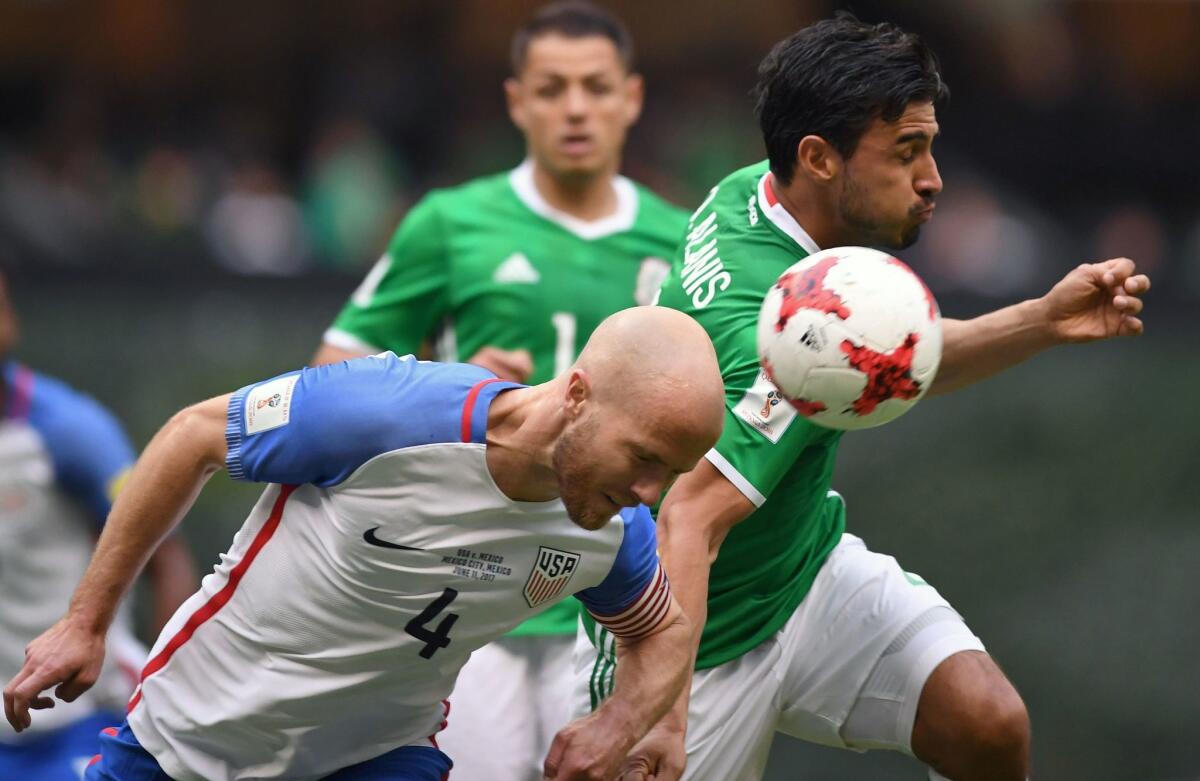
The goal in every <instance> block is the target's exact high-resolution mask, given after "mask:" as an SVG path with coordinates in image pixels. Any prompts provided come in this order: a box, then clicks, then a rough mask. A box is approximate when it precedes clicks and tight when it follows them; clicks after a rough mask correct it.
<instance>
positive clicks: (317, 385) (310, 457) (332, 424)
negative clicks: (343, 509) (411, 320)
mask: <svg viewBox="0 0 1200 781" xmlns="http://www.w3.org/2000/svg"><path fill="white" fill-rule="evenodd" d="M475 372H478V373H480V374H481V375H482V376H490V375H488V374H487V373H486V372H485V371H484V370H482V369H478V368H477V367H465V366H458V365H442V364H422V363H420V362H418V361H417V360H416V359H414V358H412V356H405V357H404V358H397V357H396V356H395V355H393V354H391V353H383V354H381V355H378V356H371V357H369V358H357V359H354V360H351V361H343V362H341V363H336V364H329V365H326V366H318V367H315V368H309V369H302V370H300V371H296V372H290V373H288V374H283V375H280V376H278V377H275V378H274V379H270V380H267V381H265V382H260V383H256V384H254V385H248V386H246V387H245V388H242V389H241V390H239V391H238V392H237V393H235V394H233V397H232V398H231V399H230V401H229V408H228V410H227V413H226V423H227V425H226V429H225V440H226V443H227V445H228V454H227V455H226V457H225V465H226V467H227V468H228V470H229V476H230V477H232V478H234V479H237V480H249V481H254V482H264V483H284V484H300V483H312V484H314V485H318V486H322V487H328V486H332V485H336V484H338V483H340V482H342V481H344V480H345V479H346V478H347V477H349V476H350V475H351V474H352V473H353V472H354V471H355V470H357V469H358V468H359V467H360V466H362V465H363V464H365V463H366V462H367V461H369V460H370V459H372V458H374V457H375V456H378V455H380V454H382V453H387V452H390V451H392V450H398V449H400V448H404V447H413V446H417V445H423V444H431V443H435V442H453V441H456V437H457V436H458V432H459V430H460V427H461V415H462V404H463V400H464V398H465V395H466V389H467V388H469V387H470V382H471V380H472V379H473V374H474V373H475Z"/></svg>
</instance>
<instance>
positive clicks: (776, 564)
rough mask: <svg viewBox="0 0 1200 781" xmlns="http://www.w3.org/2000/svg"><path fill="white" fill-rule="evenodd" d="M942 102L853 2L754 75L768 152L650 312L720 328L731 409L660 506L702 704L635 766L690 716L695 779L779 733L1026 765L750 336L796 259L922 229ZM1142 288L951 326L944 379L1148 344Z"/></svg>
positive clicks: (977, 648) (945, 766)
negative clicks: (1121, 341)
mask: <svg viewBox="0 0 1200 781" xmlns="http://www.w3.org/2000/svg"><path fill="white" fill-rule="evenodd" d="M945 94H946V88H945V86H944V85H943V83H942V80H941V76H940V74H939V73H938V69H937V64H936V61H935V59H934V57H933V55H932V53H931V52H930V51H929V50H928V49H927V48H926V47H925V46H924V44H922V43H921V41H920V40H919V39H918V38H917V37H916V36H913V35H910V34H907V33H905V32H903V31H901V30H899V29H897V28H895V27H894V26H891V25H868V24H863V23H861V22H859V21H858V20H856V19H854V18H853V17H851V16H848V15H842V16H839V17H837V18H835V19H832V20H828V21H824V22H820V23H818V24H815V25H813V26H811V27H809V28H806V29H804V30H801V31H800V32H799V33H797V34H795V35H793V36H792V37H790V38H788V39H787V40H785V41H783V42H782V43H780V44H779V45H778V46H776V47H775V49H774V50H772V52H771V53H770V54H769V55H768V56H767V58H766V60H765V61H764V62H763V64H762V66H761V67H760V70H759V85H758V106H757V109H758V115H759V120H760V123H761V126H762V131H763V135H764V138H765V140H766V146H767V150H768V154H769V162H765V163H760V164H758V165H753V166H750V167H748V168H745V169H742V170H741V171H737V172H735V173H734V174H732V175H731V176H729V177H727V178H726V179H725V180H723V181H722V182H721V183H720V184H719V185H718V186H716V187H714V188H713V189H712V191H711V192H710V193H709V194H708V197H707V198H706V199H705V200H704V202H703V203H702V204H701V205H700V207H699V208H698V209H697V210H696V211H695V213H694V214H693V215H692V218H691V222H690V228H689V233H688V236H687V239H686V240H685V242H684V245H683V247H682V248H681V250H680V252H679V254H677V256H676V259H675V263H674V265H673V268H672V274H671V276H670V277H669V278H668V279H667V280H666V281H665V282H664V285H663V289H662V294H661V300H660V302H659V303H660V304H661V305H664V306H669V307H673V308H676V309H680V310H682V311H685V312H687V313H689V314H691V315H692V316H693V317H695V318H696V319H697V320H698V321H699V322H700V323H701V325H703V326H704V327H705V329H706V330H707V331H708V333H709V335H710V336H711V337H712V339H713V342H714V344H715V345H716V346H717V350H718V354H719V355H720V357H721V368H722V374H723V377H724V380H725V388H726V408H727V410H726V412H727V414H726V424H725V432H724V434H723V435H722V438H721V440H720V441H719V442H718V444H717V446H716V448H715V449H714V450H713V451H712V452H711V453H709V455H708V457H707V462H706V463H702V464H701V466H700V467H698V468H697V469H696V470H694V471H693V472H692V473H691V474H689V475H685V476H684V477H683V478H682V479H680V480H679V482H678V483H677V484H676V485H675V487H674V488H672V490H671V491H670V493H669V494H668V495H667V498H666V499H665V501H664V502H663V505H662V507H661V509H660V512H659V516H658V523H659V526H658V532H659V543H660V546H661V550H662V554H663V558H664V561H665V562H666V565H667V569H668V571H669V573H670V575H671V578H672V583H673V585H674V587H675V589H676V594H677V595H678V596H679V598H680V602H681V604H683V606H684V610H685V611H686V612H687V613H688V616H689V618H691V619H692V625H693V627H703V633H702V635H700V636H698V637H697V638H696V639H697V641H698V643H699V645H698V649H699V650H698V655H697V659H696V665H695V667H696V672H695V675H694V678H693V684H692V688H691V702H690V709H689V705H688V703H687V701H686V697H685V698H684V699H682V700H681V701H680V702H679V703H678V704H677V707H676V709H675V711H673V713H672V714H670V715H669V716H668V717H667V718H666V719H664V720H663V721H662V722H660V724H659V725H658V727H656V729H655V730H654V731H653V732H652V733H651V735H650V736H648V737H647V739H646V740H645V741H644V742H643V743H642V744H641V745H640V746H639V747H638V748H637V749H636V750H635V751H634V752H633V753H632V754H631V756H630V762H629V772H628V774H627V775H625V776H623V777H624V778H630V779H642V778H646V777H648V776H649V775H650V774H651V773H653V774H654V775H653V777H654V778H656V779H673V778H677V777H678V776H679V774H680V772H681V767H682V765H683V762H684V750H685V749H684V747H685V737H684V729H685V724H686V761H687V767H688V770H687V777H688V778H692V779H697V780H698V781H699V780H700V779H704V780H705V781H707V780H708V779H721V780H722V781H751V780H752V779H757V778H760V777H761V775H762V772H763V768H764V766H765V764H766V759H767V753H768V751H769V748H770V745H771V741H772V739H773V736H774V733H775V732H777V731H779V732H784V733H787V734H790V735H794V736H796V737H800V738H803V739H806V740H810V741H813V742H817V743H822V744H826V745H831V746H838V747H848V748H852V749H858V750H865V749H873V748H884V749H892V750H898V751H904V752H908V753H912V754H915V755H916V756H917V757H918V758H920V759H921V760H923V761H924V762H926V763H927V764H928V765H929V766H930V768H931V770H930V774H931V777H933V778H938V777H946V778H952V779H1008V780H1011V781H1016V780H1017V779H1024V778H1025V777H1026V775H1027V773H1028V757H1029V724H1028V716H1027V714H1026V711H1025V707H1024V704H1023V703H1022V702H1021V698H1020V696H1019V695H1018V694H1017V692H1016V691H1015V689H1014V688H1013V686H1012V685H1011V684H1010V683H1009V681H1008V680H1007V679H1006V678H1005V676H1004V674H1003V673H1002V672H1001V671H1000V669H999V668H998V667H997V665H996V664H995V662H994V661H993V660H992V659H991V658H990V657H989V656H988V655H987V654H986V653H985V652H984V649H983V644H982V643H981V642H980V640H979V639H978V638H977V637H976V636H975V635H974V633H972V632H971V630H970V629H969V628H968V627H967V626H966V624H965V623H964V621H963V619H962V617H961V616H959V615H958V613H956V612H955V611H954V610H953V608H951V607H950V605H949V603H947V602H946V600H945V599H943V598H942V597H941V596H940V595H939V594H938V593H937V591H936V590H934V588H933V587H932V586H930V585H929V584H927V583H926V582H925V581H924V580H922V579H921V578H919V577H918V576H915V575H912V574H910V573H906V572H905V571H904V570H902V569H901V568H900V566H899V565H898V564H897V563H896V561H895V560H894V559H893V558H891V557H889V556H884V555H880V554H877V553H872V552H871V551H869V550H868V549H867V548H866V546H865V545H864V544H863V542H862V541H861V540H860V539H858V538H857V537H854V536H852V535H848V534H845V532H844V529H845V506H844V504H843V501H842V498H841V497H840V496H839V495H838V494H837V493H835V492H834V491H832V490H831V489H830V479H831V475H832V471H833V465H834V461H835V454H836V451H837V444H838V440H839V438H840V432H837V431H833V430H829V429H823V428H820V427H818V426H815V425H813V424H811V423H809V422H808V421H807V420H806V419H805V418H803V417H801V416H799V415H798V414H797V412H796V411H795V410H793V409H792V408H790V407H789V406H788V405H786V404H779V405H772V404H770V403H767V402H768V401H769V398H770V396H771V394H773V393H774V392H775V388H774V386H773V385H772V384H771V383H770V381H769V380H768V379H767V378H766V376H765V375H764V373H763V372H762V371H761V370H760V368H759V364H758V360H757V353H756V349H755V330H756V322H757V316H758V309H759V303H760V302H761V300H762V298H763V295H764V294H765V291H766V290H767V289H768V288H769V287H770V286H771V285H772V284H773V283H774V281H775V279H776V278H777V277H778V275H779V274H780V273H781V272H782V271H783V270H784V269H786V268H787V267H788V266H790V265H791V264H792V263H794V262H795V261H796V260H797V259H798V258H802V257H804V256H805V255H807V254H809V253H812V252H816V251H817V250H818V249H820V248H823V247H837V246H844V245H876V246H883V247H889V248H894V249H899V248H903V247H907V246H909V245H911V244H912V243H913V242H914V241H916V239H917V236H918V234H919V232H920V226H921V225H922V224H923V223H924V222H925V221H927V220H928V219H929V218H930V217H931V216H932V215H933V210H934V203H935V200H936V198H937V196H938V194H939V192H940V191H941V189H942V181H941V178H940V177H939V175H938V170H937V166H936V164H935V162H934V159H933V155H932V152H931V148H932V144H933V140H934V138H935V137H936V136H937V134H938V124H937V119H936V115H935V111H934V104H935V103H936V102H937V101H938V100H939V99H941V98H942V97H944V96H945ZM1149 284H1150V283H1149V280H1148V279H1147V278H1146V277H1145V276H1143V275H1136V274H1135V273H1134V264H1133V262H1132V261H1130V260H1127V259H1124V258H1122V259H1117V260H1109V261H1106V262H1104V263H1095V264H1085V265H1081V266H1079V267H1078V268H1076V269H1074V270H1073V271H1071V272H1070V273H1069V274H1068V275H1067V276H1066V277H1064V278H1063V279H1062V281H1060V282H1059V283H1058V284H1057V285H1055V286H1054V287H1053V288H1052V289H1051V290H1050V291H1049V292H1048V293H1047V294H1046V295H1045V296H1043V297H1041V298H1039V299H1036V300H1031V301H1026V302H1024V303H1021V304H1017V305H1015V306H1011V307H1008V308H1005V309H1001V310H998V311H996V312H992V313H990V314H987V315H984V316H982V317H979V318H976V319H974V320H968V321H956V320H945V321H943V322H944V333H945V348H944V354H943V359H942V364H941V371H940V373H939V374H938V377H937V380H936V382H935V384H934V386H933V388H932V390H933V391H934V392H945V391H949V390H954V389H957V388H961V387H963V386H965V385H968V384H970V383H972V382H976V381H978V380H981V379H983V378H985V377H987V376H989V375H991V374H994V373H996V372H998V371H1000V370H1002V369H1004V368H1007V367H1009V366H1012V365H1013V364H1016V363H1018V362H1020V361H1022V360H1024V359H1025V358H1028V357H1029V356H1031V355H1033V354H1035V353H1037V352H1039V351H1041V350H1043V349H1046V348H1048V347H1051V346H1053V345H1055V344H1061V343H1066V342H1082V341H1090V340H1095V339H1105V338H1110V337H1116V336H1123V335H1134V334H1139V333H1141V331H1142V323H1141V321H1140V320H1139V319H1138V317H1137V315H1138V313H1139V312H1140V311H1141V308H1142V302H1141V300H1140V298H1139V297H1140V296H1141V294H1142V293H1144V292H1145V291H1146V290H1148V289H1149ZM710 564H711V568H710ZM706 619H707V623H706ZM590 635H591V637H590V638H589V639H590V640H591V641H592V642H591V643H588V642H586V640H584V639H582V638H581V642H580V644H579V647H578V648H579V651H580V656H579V663H578V665H577V670H576V674H577V696H576V705H577V707H578V708H579V710H586V707H587V705H592V706H593V707H594V704H595V702H596V701H597V700H598V699H600V698H602V697H603V696H604V695H605V693H606V691H607V687H608V685H609V681H608V677H607V676H608V672H609V670H610V669H611V665H612V662H613V659H612V656H611V654H610V653H608V649H609V648H610V647H611V638H610V637H609V636H608V635H607V633H606V632H604V631H603V628H602V627H593V628H592V630H591V632H590ZM593 645H595V646H597V647H598V648H599V652H597V651H596V650H593ZM939 774H940V776H939Z"/></svg>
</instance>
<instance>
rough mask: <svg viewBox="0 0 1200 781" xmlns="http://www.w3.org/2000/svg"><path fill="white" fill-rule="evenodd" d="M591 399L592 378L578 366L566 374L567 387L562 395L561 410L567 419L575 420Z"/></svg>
mask: <svg viewBox="0 0 1200 781" xmlns="http://www.w3.org/2000/svg"><path fill="white" fill-rule="evenodd" d="M591 400H592V378H591V377H590V376H589V375H588V373H587V371H586V370H585V369H581V368H579V367H578V366H576V367H574V368H572V369H571V372H570V374H568V375H567V389H566V393H565V395H564V397H563V412H564V413H565V414H566V417H567V420H577V419H578V418H579V417H580V416H581V415H582V414H583V412H584V409H585V408H586V407H587V405H588V403H589V402H591Z"/></svg>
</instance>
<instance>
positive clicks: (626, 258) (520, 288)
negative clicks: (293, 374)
mask: <svg viewBox="0 0 1200 781" xmlns="http://www.w3.org/2000/svg"><path fill="white" fill-rule="evenodd" d="M632 60H633V48H632V41H631V39H630V36H629V33H628V32H627V31H626V30H625V28H624V27H623V25H622V24H621V23H620V21H619V20H617V19H616V18H614V17H613V16H612V15H611V14H609V13H608V12H607V11H604V10H603V9H600V8H598V7H596V6H593V5H591V4H589V3H584V2H563V3H555V4H552V5H549V6H546V7H544V8H542V9H541V10H539V11H538V12H536V13H535V14H534V16H533V17H532V18H531V19H530V20H529V21H528V22H527V23H526V24H525V25H523V26H522V27H521V28H520V29H519V30H518V31H517V32H516V34H515V35H514V37H513V42H512V68H513V72H512V76H511V77H510V78H509V79H508V80H507V81H505V84H504V89H505V94H506V96H507V99H508V107H509V113H510V116H511V117H512V120H513V122H514V123H515V124H516V125H517V127H518V128H520V130H521V132H522V133H523V134H524V136H525V141H526V148H527V155H528V156H527V159H526V160H525V162H524V163H522V164H521V165H520V166H518V167H517V168H516V169H515V170H513V171H510V172H506V173H503V174H499V175H495V176H488V177H484V178H481V179H476V180H474V181H471V182H468V183H466V184H463V185H461V186H458V187H454V188H451V189H446V190H437V191H434V192H432V193H430V194H429V195H427V196H426V197H425V198H424V199H422V200H421V202H420V203H418V204H417V205H416V206H415V207H414V208H413V210H412V211H411V212H410V213H409V214H408V216H407V217H406V218H405V219H404V221H403V223H402V224H401V225H400V227H399V229H398V230H397V231H396V234H395V236H394V238H393V239H392V242H391V244H390V245H389V247H388V249H387V252H386V253H385V254H384V256H383V258H382V259H381V260H380V261H379V263H378V264H377V265H376V266H375V268H374V269H373V270H372V271H371V272H370V273H369V274H368V275H367V277H366V279H365V280H364V281H363V283H362V285H361V286H360V287H359V288H358V290H357V291H356V292H355V293H354V294H353V296H351V298H350V301H349V302H348V303H347V305H346V307H345V309H344V310H343V311H342V313H341V314H340V315H339V316H338V318H337V320H336V321H335V322H334V323H333V326H332V327H331V328H330V329H329V330H328V331H327V332H326V333H325V337H324V341H325V344H324V345H323V346H322V348H321V350H320V352H319V353H318V354H317V358H316V362H317V363H327V362H330V361H336V360H341V359H343V358H347V357H352V356H355V355H363V354H369V353H376V352H379V351H380V350H393V351H395V352H396V353H398V354H404V353H409V352H416V351H417V350H418V348H419V346H420V345H421V343H422V341H423V340H429V341H430V342H432V343H433V344H434V346H435V355H436V357H437V358H439V359H441V360H463V359H465V360H468V361H470V362H471V363H476V364H479V365H481V366H484V367H485V368H488V369H491V370H492V371H494V372H496V374H498V375H500V376H501V377H504V378H506V379H515V380H520V381H530V382H534V383H538V382H544V381H546V380H549V379H551V378H552V377H555V376H557V375H558V374H560V373H561V372H562V371H563V370H564V369H565V368H566V367H568V366H570V365H571V362H572V361H573V360H574V359H575V354H576V351H577V350H578V346H579V345H581V344H583V342H584V341H586V339H587V338H588V335H589V334H590V333H591V332H592V329H593V328H595V327H596V324H597V323H599V322H600V320H601V319H603V318H604V317H605V316H606V315H608V314H611V313H612V312H615V311H617V310H618V309H622V308H624V307H627V306H630V305H633V304H634V303H641V304H644V303H649V301H650V299H651V297H652V296H653V295H654V294H655V293H656V292H657V290H658V287H659V284H660V283H661V281H662V278H663V277H664V276H665V274H666V271H667V268H668V264H667V261H666V260H664V258H668V257H670V254H671V253H672V252H673V251H674V250H675V247H676V246H677V245H678V243H679V240H680V238H681V237H682V235H683V231H684V228H685V226H686V223H687V214H686V212H684V211H683V210H681V209H677V208H675V207H674V206H671V205H669V204H667V203H665V202H663V201H662V200H660V199H659V198H657V197H655V196H654V195H653V194H651V193H650V192H649V191H647V190H646V189H645V188H643V187H641V186H639V185H637V184H635V183H634V182H632V181H630V180H628V179H626V178H624V177H622V176H619V175H618V174H617V172H618V170H619V167H620V162H621V151H622V147H623V145H624V141H625V135H626V132H627V131H628V129H629V127H630V126H631V125H632V124H633V123H634V121H636V119H637V117H638V115H639V113H640V111H641V107H642V80H641V77H640V76H638V75H637V74H635V73H634V72H633V71H632ZM577 613H578V610H577V609H576V606H575V605H574V603H573V602H569V603H563V604H560V605H557V606H556V607H555V608H552V609H551V610H549V611H546V612H545V613H543V614H542V615H540V616H538V617H537V618H535V619H533V620H531V621H529V622H527V623H526V624H523V625H522V626H521V627H519V628H518V629H517V630H516V631H515V632H514V633H513V634H511V635H509V636H508V637H506V638H504V639H502V640H500V641H499V642H497V643H493V644H491V645H489V646H487V647H486V648H483V649H481V650H480V651H479V652H477V653H476V654H475V655H474V656H473V657H472V659H471V662H470V663H469V664H468V665H467V666H466V668H465V669H464V670H463V673H462V675H461V676H460V678H459V684H458V687H457V689H456V690H455V692H454V695H453V696H452V697H451V699H450V702H451V708H452V714H451V717H450V719H449V726H448V727H447V729H446V730H445V732H444V733H443V735H442V736H441V738H440V739H441V741H442V745H443V746H445V747H446V748H447V750H448V751H450V753H452V754H454V755H455V757H456V761H457V763H458V765H457V767H456V769H455V775H457V776H461V777H463V778H468V779H471V778H489V779H496V780H497V781H526V780H527V779H539V778H541V766H540V761H541V757H542V756H544V754H545V750H546V747H547V746H548V745H549V742H550V739H551V738H552V737H553V736H554V733H555V731H556V730H557V729H558V728H559V727H560V726H562V724H563V723H564V722H565V720H566V718H567V715H568V709H567V705H566V698H565V697H564V696H563V692H564V691H567V690H569V687H570V674H571V672H570V659H571V644H572V640H573V638H574V635H575V627H576V621H577V619H576V615H577Z"/></svg>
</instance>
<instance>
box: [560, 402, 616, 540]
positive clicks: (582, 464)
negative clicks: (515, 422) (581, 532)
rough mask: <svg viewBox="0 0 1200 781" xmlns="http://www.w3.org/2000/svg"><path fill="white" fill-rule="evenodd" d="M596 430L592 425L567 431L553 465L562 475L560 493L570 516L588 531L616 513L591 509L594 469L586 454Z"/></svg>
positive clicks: (606, 521)
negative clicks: (589, 463) (590, 497)
mask: <svg viewBox="0 0 1200 781" xmlns="http://www.w3.org/2000/svg"><path fill="white" fill-rule="evenodd" d="M594 428H595V426H594V425H592V424H589V423H580V424H579V425H578V426H577V427H576V428H575V429H573V430H568V431H564V432H563V433H562V435H561V436H560V437H559V439H558V442H557V443H555V445H554V452H553V453H551V456H550V462H551V465H552V466H553V467H554V472H555V474H556V475H558V492H559V495H560V496H561V498H562V503H563V507H565V508H566V510H567V517H569V518H570V519H571V521H572V522H573V523H574V524H575V525H577V526H579V527H581V528H584V529H587V530H588V531H595V530H597V529H599V528H601V527H602V526H604V524H606V523H608V521H609V519H610V518H612V513H609V512H601V511H599V510H595V509H594V508H592V507H590V506H589V502H588V499H587V496H588V494H589V486H588V477H589V472H590V471H591V470H590V469H589V467H588V465H587V463H586V460H585V459H584V457H583V453H584V449H585V448H586V446H587V444H586V443H587V441H588V440H589V439H591V435H592V432H593V430H594Z"/></svg>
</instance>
